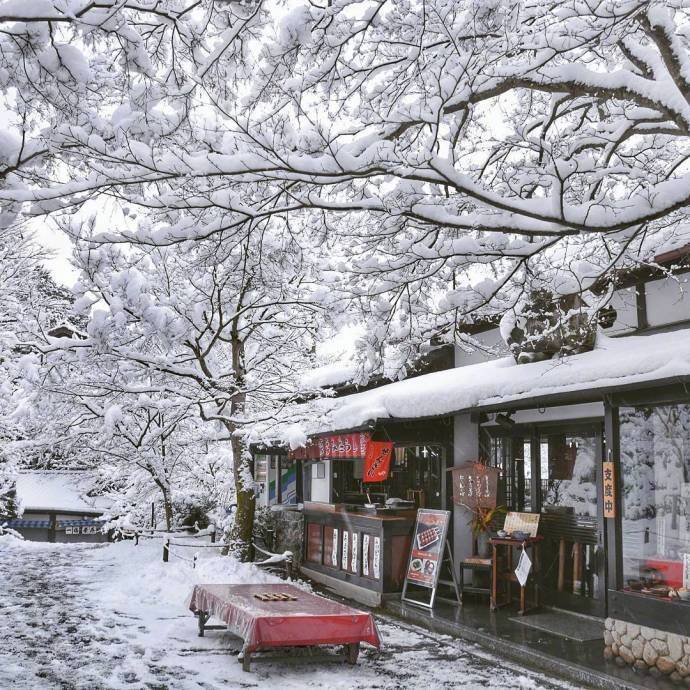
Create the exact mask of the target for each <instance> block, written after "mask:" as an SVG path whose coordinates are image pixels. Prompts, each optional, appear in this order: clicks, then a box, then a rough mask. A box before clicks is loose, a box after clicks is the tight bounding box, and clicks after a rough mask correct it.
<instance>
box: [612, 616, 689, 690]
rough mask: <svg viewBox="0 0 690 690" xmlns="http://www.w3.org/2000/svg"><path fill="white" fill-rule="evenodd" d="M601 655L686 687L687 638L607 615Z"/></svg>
mask: <svg viewBox="0 0 690 690" xmlns="http://www.w3.org/2000/svg"><path fill="white" fill-rule="evenodd" d="M604 644H605V645H606V646H605V647H604V656H605V657H606V658H607V659H614V660H615V661H616V663H617V664H619V665H621V666H625V665H628V666H632V667H634V668H635V670H637V671H641V672H646V673H649V674H650V675H651V676H654V677H655V678H661V677H662V676H665V677H669V678H670V680H672V681H674V682H675V683H678V684H684V685H687V686H688V687H690V637H687V636H685V635H676V634H675V633H670V632H664V631H662V630H656V629H654V628H647V627H645V626H643V625H635V624H634V623H626V622H625V621H619V620H615V619H614V618H607V619H606V623H605V630H604Z"/></svg>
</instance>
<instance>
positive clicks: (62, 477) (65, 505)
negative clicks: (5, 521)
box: [16, 470, 104, 513]
mask: <svg viewBox="0 0 690 690" xmlns="http://www.w3.org/2000/svg"><path fill="white" fill-rule="evenodd" d="M85 479H86V477H85V475H84V474H83V473H81V472H67V471H65V472H61V471H49V470H35V471H30V470H27V471H24V472H20V473H19V476H18V477H17V484H16V488H17V498H19V500H20V502H21V505H22V508H23V509H24V510H25V511H26V510H42V511H46V510H64V511H69V512H78V511H79V512H85V513H94V512H102V511H103V510H104V506H103V505H102V502H100V501H99V503H101V505H100V507H99V506H98V505H97V502H96V500H95V499H92V498H89V497H86V496H85V492H84V488H83V487H84V482H85Z"/></svg>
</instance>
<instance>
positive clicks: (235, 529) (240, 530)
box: [229, 436, 256, 561]
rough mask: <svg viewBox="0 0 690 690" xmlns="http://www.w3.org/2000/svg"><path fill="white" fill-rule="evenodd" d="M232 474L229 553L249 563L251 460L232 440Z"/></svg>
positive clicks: (253, 502) (252, 498) (253, 501)
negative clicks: (233, 508)
mask: <svg viewBox="0 0 690 690" xmlns="http://www.w3.org/2000/svg"><path fill="white" fill-rule="evenodd" d="M232 455H233V474H234V478H235V500H236V502H237V511H236V512H235V521H234V522H233V525H232V527H231V528H230V534H229V548H230V552H231V553H232V554H233V555H234V556H236V557H237V558H238V559H239V560H241V561H250V560H251V559H252V557H253V556H254V548H253V545H252V532H253V530H254V509H255V505H256V497H255V495H254V482H253V480H252V474H251V458H250V454H249V449H248V448H247V447H246V445H245V444H244V442H243V441H242V440H241V439H239V438H237V437H236V436H233V438H232Z"/></svg>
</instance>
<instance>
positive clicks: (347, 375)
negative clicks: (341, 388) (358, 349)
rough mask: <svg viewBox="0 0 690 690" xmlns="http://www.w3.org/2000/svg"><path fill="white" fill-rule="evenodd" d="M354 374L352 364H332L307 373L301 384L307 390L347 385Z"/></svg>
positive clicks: (353, 365) (354, 369)
mask: <svg viewBox="0 0 690 690" xmlns="http://www.w3.org/2000/svg"><path fill="white" fill-rule="evenodd" d="M356 374H357V367H356V365H355V364H354V363H353V362H334V363H332V364H324V365H323V366H321V367H316V368H315V369H312V370H311V371H309V372H307V373H306V374H305V375H304V376H303V378H302V383H303V384H304V385H305V386H307V387H309V388H326V387H327V386H337V385H339V384H341V383H349V382H350V381H352V380H353V379H354V377H355V375H356Z"/></svg>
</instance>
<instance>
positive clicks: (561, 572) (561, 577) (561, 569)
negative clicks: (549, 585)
mask: <svg viewBox="0 0 690 690" xmlns="http://www.w3.org/2000/svg"><path fill="white" fill-rule="evenodd" d="M564 588H565V539H563V538H562V537H561V540H560V542H559V543H558V591H559V592H562V591H563V589H564Z"/></svg>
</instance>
